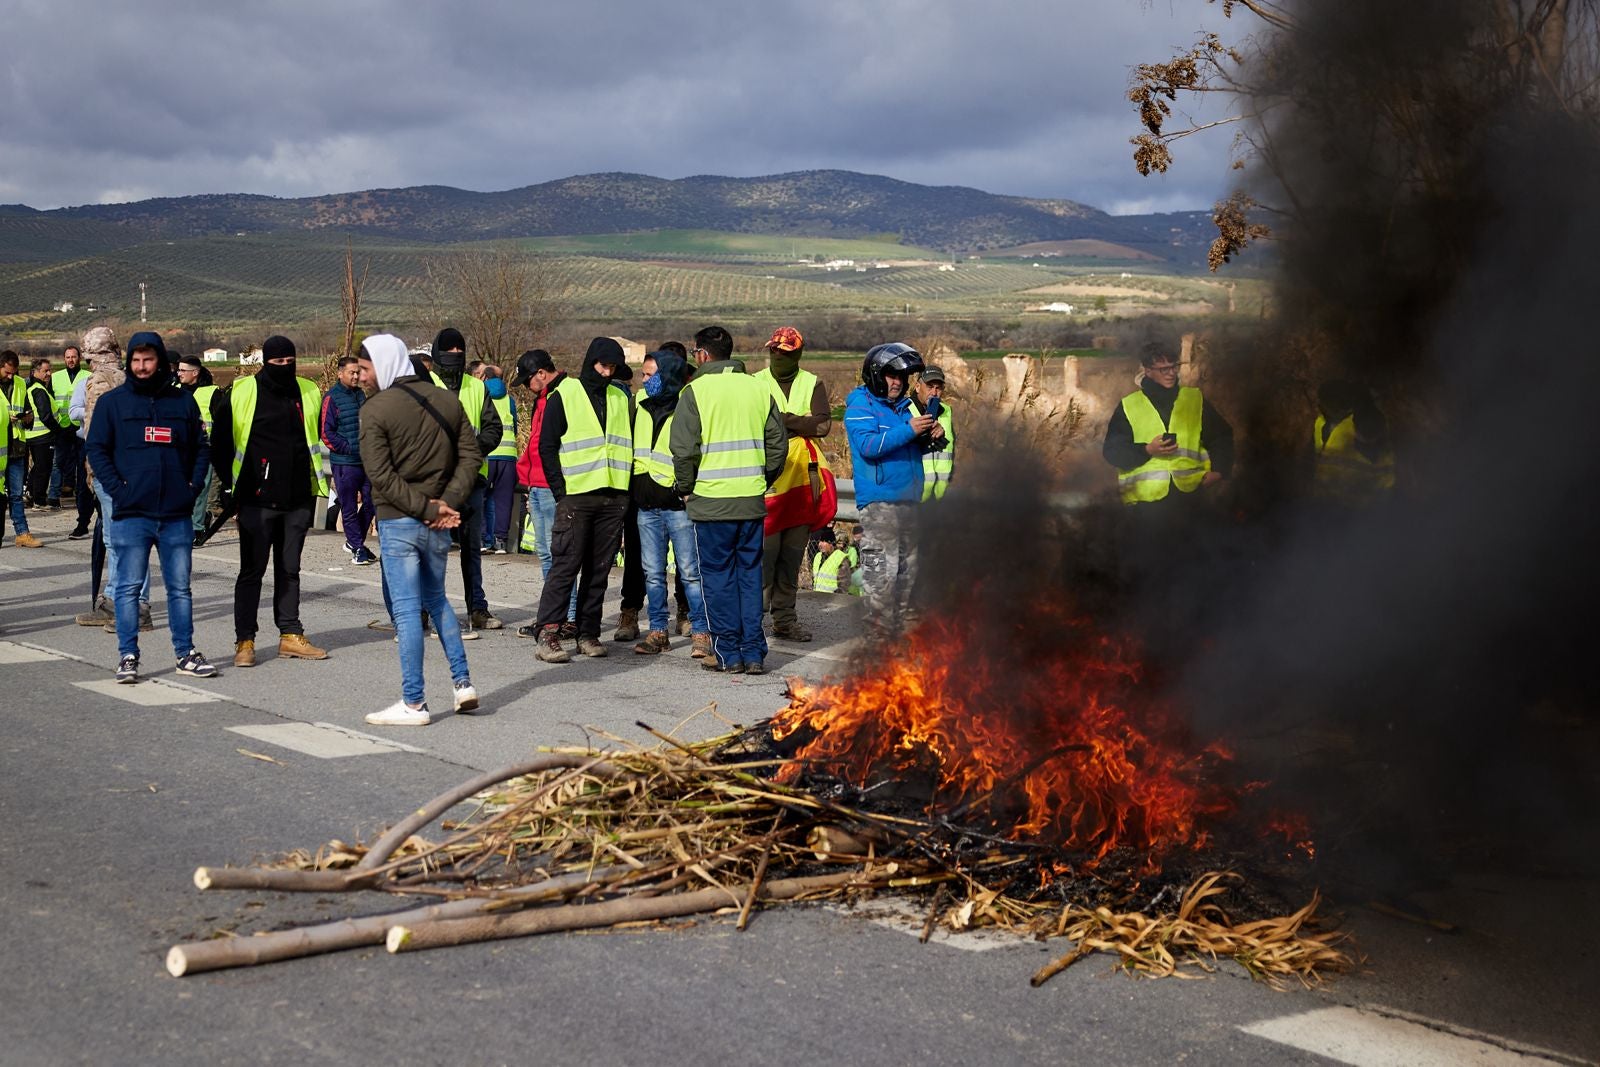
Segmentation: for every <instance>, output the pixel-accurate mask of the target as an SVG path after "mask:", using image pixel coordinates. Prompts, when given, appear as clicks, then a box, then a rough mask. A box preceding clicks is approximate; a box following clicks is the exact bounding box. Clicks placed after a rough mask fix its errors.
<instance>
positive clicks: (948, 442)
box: [911, 400, 956, 501]
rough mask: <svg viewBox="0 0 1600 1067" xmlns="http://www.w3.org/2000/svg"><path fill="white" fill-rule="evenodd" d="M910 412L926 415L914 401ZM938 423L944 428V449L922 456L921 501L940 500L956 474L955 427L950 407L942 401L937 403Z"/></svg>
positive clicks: (925, 453)
mask: <svg viewBox="0 0 1600 1067" xmlns="http://www.w3.org/2000/svg"><path fill="white" fill-rule="evenodd" d="M911 410H912V411H913V412H915V413H916V414H918V415H925V414H927V412H925V411H923V410H922V407H921V405H919V404H918V403H917V402H916V401H915V400H913V401H912V402H911ZM938 422H939V425H940V426H942V427H944V448H943V449H941V450H939V451H938V452H924V453H923V454H922V499H923V500H925V501H926V500H942V499H943V498H944V492H945V490H946V489H948V488H950V476H951V475H952V474H954V473H955V472H956V431H955V425H954V420H953V418H952V416H951V414H950V405H949V404H946V403H945V402H944V401H943V400H941V401H940V402H939V419H938Z"/></svg>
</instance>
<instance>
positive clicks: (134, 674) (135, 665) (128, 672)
mask: <svg viewBox="0 0 1600 1067" xmlns="http://www.w3.org/2000/svg"><path fill="white" fill-rule="evenodd" d="M138 680H139V657H138V656H123V657H122V659H121V661H119V662H118V663H117V681H118V682H120V683H122V684H123V685H132V684H133V683H134V682H137V681H138Z"/></svg>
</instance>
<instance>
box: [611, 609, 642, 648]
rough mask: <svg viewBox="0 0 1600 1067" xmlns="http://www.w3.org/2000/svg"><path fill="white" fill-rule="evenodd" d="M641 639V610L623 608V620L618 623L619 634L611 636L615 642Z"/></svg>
mask: <svg viewBox="0 0 1600 1067" xmlns="http://www.w3.org/2000/svg"><path fill="white" fill-rule="evenodd" d="M638 638H639V609H638V608H623V609H622V620H621V621H620V622H618V623H617V632H616V633H614V634H612V635H611V640H613V641H636V640H638Z"/></svg>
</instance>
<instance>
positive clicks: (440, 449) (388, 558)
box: [359, 334, 483, 726]
mask: <svg viewBox="0 0 1600 1067" xmlns="http://www.w3.org/2000/svg"><path fill="white" fill-rule="evenodd" d="M359 358H360V364H359V366H360V370H361V384H362V386H363V387H365V388H368V389H376V390H377V392H376V393H375V394H374V395H373V396H372V398H371V399H370V400H368V401H367V402H366V403H365V404H363V405H362V408H361V460H362V463H363V465H364V466H365V467H366V471H367V478H368V480H369V481H370V482H371V483H372V496H373V500H374V502H375V503H376V504H377V518H378V546H379V549H378V550H379V557H380V558H381V559H382V561H383V576H384V580H385V582H386V583H387V584H388V588H389V598H390V606H391V611H392V613H393V618H394V626H395V634H396V638H397V640H398V642H399V646H400V677H401V697H400V700H398V701H397V702H395V703H394V704H391V705H390V706H389V707H387V708H384V709H383V710H382V711H375V712H372V713H371V714H370V715H368V716H367V722H369V723H371V724H372V725H374V726H427V725H428V724H429V723H431V722H432V721H433V716H432V714H431V713H430V712H429V710H428V702H427V699H426V693H425V690H424V687H423V678H422V650H423V630H422V615H423V613H424V612H426V613H427V614H428V617H429V618H431V619H432V620H433V625H434V626H435V627H436V628H437V630H438V633H439V642H440V644H441V646H442V647H443V648H444V653H445V657H446V658H447V659H448V660H449V661H450V677H451V681H452V682H453V685H454V697H453V706H454V708H455V710H456V711H458V712H473V711H476V710H477V709H478V691H477V690H476V689H474V688H473V686H472V678H471V676H470V675H469V674H468V671H467V651H466V646H465V645H464V644H463V643H462V641H461V626H460V623H459V622H458V621H457V619H456V613H455V612H454V611H452V610H451V609H450V605H449V602H448V600H446V598H445V592H444V579H445V571H446V569H447V564H448V562H449V558H450V534H449V531H450V530H451V529H454V528H456V527H459V526H460V525H461V511H462V509H463V508H464V507H465V506H466V502H467V497H468V496H469V495H470V494H471V493H472V489H473V486H474V485H475V483H476V480H477V477H478V466H479V464H481V463H482V462H483V454H482V452H481V451H480V450H479V448H478V437H477V432H476V431H475V430H474V429H473V427H472V423H471V422H470V421H469V420H468V418H467V415H466V412H465V411H464V410H463V409H462V407H461V401H460V400H458V399H457V398H456V397H455V395H454V394H452V393H451V392H449V391H448V390H445V389H441V388H439V387H438V386H436V385H434V384H433V383H432V382H431V381H429V380H428V379H427V378H424V377H419V376H418V375H417V373H416V368H415V367H414V366H413V365H412V362H411V357H410V356H409V355H408V354H407V352H406V345H405V342H404V341H402V340H400V338H398V337H395V336H393V335H392V334H377V335H375V336H372V337H369V338H367V339H366V341H365V342H363V343H362V345H361V351H360V353H359Z"/></svg>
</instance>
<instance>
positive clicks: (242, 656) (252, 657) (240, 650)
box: [233, 640, 256, 667]
mask: <svg viewBox="0 0 1600 1067" xmlns="http://www.w3.org/2000/svg"><path fill="white" fill-rule="evenodd" d="M233 665H234V666H235V667H254V666H255V665H256V643H255V642H254V641H252V640H245V641H235V642H234V643H233Z"/></svg>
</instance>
